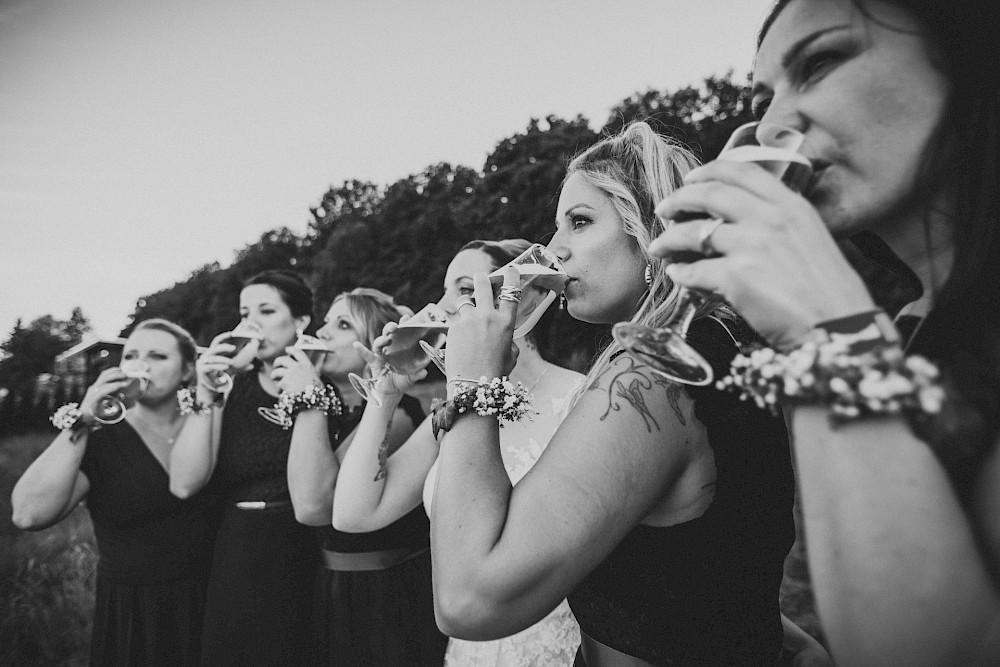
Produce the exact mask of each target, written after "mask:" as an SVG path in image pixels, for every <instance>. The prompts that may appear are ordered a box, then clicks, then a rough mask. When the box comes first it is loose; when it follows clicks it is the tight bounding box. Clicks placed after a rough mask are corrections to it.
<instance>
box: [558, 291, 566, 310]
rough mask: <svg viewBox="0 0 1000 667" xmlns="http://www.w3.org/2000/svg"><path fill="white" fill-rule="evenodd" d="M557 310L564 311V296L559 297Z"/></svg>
mask: <svg viewBox="0 0 1000 667" xmlns="http://www.w3.org/2000/svg"><path fill="white" fill-rule="evenodd" d="M559 310H566V295H565V294H560V295H559Z"/></svg>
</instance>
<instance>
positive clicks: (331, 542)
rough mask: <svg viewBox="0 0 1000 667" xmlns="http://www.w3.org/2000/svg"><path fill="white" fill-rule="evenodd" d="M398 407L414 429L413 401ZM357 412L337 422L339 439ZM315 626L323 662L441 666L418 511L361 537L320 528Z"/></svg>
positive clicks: (425, 535)
mask: <svg viewBox="0 0 1000 667" xmlns="http://www.w3.org/2000/svg"><path fill="white" fill-rule="evenodd" d="M400 407H401V408H403V410H404V411H405V412H406V414H407V415H408V416H409V417H410V419H411V420H412V421H413V423H414V424H420V423H421V422H422V421H423V420H424V412H423V408H422V407H421V405H420V401H419V400H417V399H416V398H415V397H413V396H409V395H407V396H403V399H402V401H401V402H400ZM362 411H363V408H362V410H356V411H354V412H352V413H348V414H345V415H344V416H343V417H342V418H341V419H339V420H338V421H339V428H338V430H339V432H340V433H342V434H344V435H345V436H346V435H347V434H349V433H350V432H351V431H352V430H354V427H355V426H357V424H358V421H359V420H360V418H361V414H362ZM320 539H321V540H322V543H323V551H324V554H323V556H324V567H323V568H322V571H321V573H320V579H321V582H320V586H319V589H318V590H319V595H318V599H317V610H316V627H317V631H318V634H319V640H318V641H319V643H320V644H321V645H322V646H323V652H324V655H325V661H324V664H327V665H331V666H333V665H343V666H350V667H365V666H371V667H376V666H377V667H409V666H412V667H441V665H442V664H443V662H444V653H445V649H446V648H447V645H448V638H447V637H446V636H445V635H443V634H441V632H440V631H439V630H438V628H437V624H436V622H435V620H434V599H433V594H432V586H431V556H430V523H429V521H428V519H427V515H426V513H425V512H424V508H423V505H418V506H417V507H416V508H414V509H413V510H412V511H410V512H409V513H408V514H406V515H405V516H403V517H401V518H399V519H397V520H396V521H394V522H393V523H391V524H389V525H388V526H386V527H384V528H382V529H380V530H376V531H372V532H369V533H345V532H341V531H339V530H335V529H334V528H332V527H324V528H322V529H320Z"/></svg>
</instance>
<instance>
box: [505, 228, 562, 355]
mask: <svg viewBox="0 0 1000 667" xmlns="http://www.w3.org/2000/svg"><path fill="white" fill-rule="evenodd" d="M508 266H516V267H517V270H518V273H520V275H521V282H520V284H519V285H518V287H520V288H521V301H520V302H519V303H518V304H517V316H516V317H515V320H514V338H521V337H522V336H525V335H527V334H528V333H530V332H531V330H532V329H533V328H534V326H535V325H536V324H538V320H539V319H540V318H541V317H542V315H544V314H545V310H546V309H547V308H548V307H549V306H551V305H552V302H553V301H555V300H556V297H557V296H559V295H560V294H562V292H563V290H565V289H566V283H568V282H569V275H568V274H567V273H566V270H565V269H563V266H562V262H560V261H559V258H558V257H556V256H555V254H554V253H552V252H551V251H550V250H549V249H548V248H546V247H545V246H543V245H541V244H540V243H533V244H532V245H531V247H530V248H528V249H527V250H525V251H524V252H523V253H521V254H520V255H518V256H517V257H515V258H514V259H512V260H511V261H509V262H507V264H505V265H503V266H501V267H500V268H499V269H497V270H496V271H494V272H493V273H491V274H490V282H491V283H493V288H494V290H495V291H496V290H499V288H500V286H501V285H502V284H503V272H504V269H506V268H507V267H508Z"/></svg>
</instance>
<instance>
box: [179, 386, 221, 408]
mask: <svg viewBox="0 0 1000 667" xmlns="http://www.w3.org/2000/svg"><path fill="white" fill-rule="evenodd" d="M216 405H219V403H202V402H201V401H199V400H198V399H197V398H196V397H195V394H194V392H193V391H191V388H190V387H181V388H180V389H178V390H177V411H178V412H180V413H181V414H182V415H191V414H195V415H204V414H208V413H209V412H211V411H212V408H213V407H214V406H216Z"/></svg>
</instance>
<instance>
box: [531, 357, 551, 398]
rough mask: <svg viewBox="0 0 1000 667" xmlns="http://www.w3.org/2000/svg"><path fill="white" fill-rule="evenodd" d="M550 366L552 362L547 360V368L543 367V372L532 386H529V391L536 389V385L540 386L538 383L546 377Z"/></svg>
mask: <svg viewBox="0 0 1000 667" xmlns="http://www.w3.org/2000/svg"><path fill="white" fill-rule="evenodd" d="M549 366H551V364H550V363H549V362H547V361H546V362H545V368H543V369H542V372H541V373H539V374H538V377H536V378H535V381H534V382H532V383H531V386H530V387H527V390H528V391H532V390H534V388H535V387H537V386H538V383H539V382H541V381H542V378H543V377H545V374H546V373H548V372H549Z"/></svg>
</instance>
